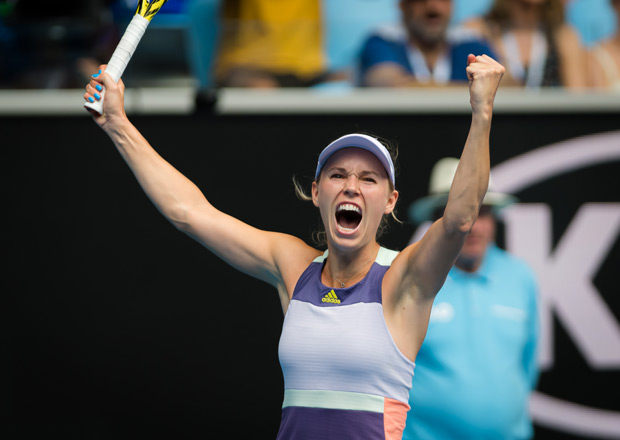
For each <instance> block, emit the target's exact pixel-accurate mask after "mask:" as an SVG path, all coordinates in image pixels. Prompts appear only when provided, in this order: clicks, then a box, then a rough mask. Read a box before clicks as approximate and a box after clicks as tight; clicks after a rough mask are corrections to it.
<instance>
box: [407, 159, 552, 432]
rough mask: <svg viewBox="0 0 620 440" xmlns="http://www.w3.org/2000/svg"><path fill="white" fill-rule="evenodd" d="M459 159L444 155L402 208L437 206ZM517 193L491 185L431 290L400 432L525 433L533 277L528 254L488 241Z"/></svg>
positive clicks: (427, 215)
mask: <svg viewBox="0 0 620 440" xmlns="http://www.w3.org/2000/svg"><path fill="white" fill-rule="evenodd" d="M458 162H459V160H458V159H456V158H450V157H448V158H443V159H441V160H439V161H438V162H437V163H436V165H435V166H434V167H433V170H432V172H431V178H430V184H429V194H428V195H427V196H426V197H423V198H420V199H418V200H416V201H415V202H414V203H413V204H412V205H411V206H410V208H409V215H410V218H411V220H413V221H414V222H416V223H423V222H429V221H434V220H436V219H437V218H439V217H441V216H442V215H443V212H444V209H445V205H446V202H447V200H448V191H449V190H450V186H451V185H452V180H453V178H454V174H455V172H456V167H457V164H458ZM514 202H516V198H514V197H512V196H511V195H509V194H503V193H498V192H495V191H493V189H492V180H491V181H489V190H488V191H487V193H486V195H485V197H484V200H483V202H482V208H481V209H480V214H479V215H478V218H477V220H476V221H475V222H474V225H473V226H472V228H471V231H470V232H469V234H468V236H467V237H466V239H465V243H464V244H463V248H462V250H461V253H460V254H459V256H458V257H457V259H456V261H455V264H454V266H453V267H452V269H451V270H450V273H449V274H448V278H447V279H446V282H445V284H444V285H443V287H442V288H441V290H440V291H439V293H438V294H437V296H436V297H435V301H434V302H433V308H432V310H431V315H430V322H429V325H428V330H427V332H426V337H425V338H424V342H423V344H422V347H421V348H420V351H419V352H418V355H417V357H416V359H415V363H416V366H415V375H414V376H413V383H412V388H411V392H410V397H409V405H410V406H411V410H410V411H409V413H408V414H407V423H406V426H405V431H404V432H403V440H430V439H432V440H436V439H437V440H443V439H459V440H460V439H501V440H517V439H528V438H531V437H532V434H533V429H532V421H531V418H530V414H529V411H528V401H529V397H530V393H531V391H532V390H534V388H535V386H536V383H537V381H538V375H539V370H538V365H537V362H536V361H537V347H538V337H539V336H538V335H539V331H540V329H539V319H538V315H539V312H538V291H539V289H538V283H537V280H536V277H535V275H534V272H533V270H532V269H531V268H530V267H529V266H528V265H527V264H526V263H525V261H523V260H521V259H520V258H517V257H515V256H513V255H511V254H509V253H508V252H506V251H504V250H502V249H500V248H499V247H498V246H497V245H496V244H495V238H496V231H497V221H498V214H499V213H500V212H501V211H502V210H503V209H505V208H506V207H508V206H510V205H511V204H513V203H514Z"/></svg>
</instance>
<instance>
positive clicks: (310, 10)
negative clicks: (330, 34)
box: [215, 0, 329, 88]
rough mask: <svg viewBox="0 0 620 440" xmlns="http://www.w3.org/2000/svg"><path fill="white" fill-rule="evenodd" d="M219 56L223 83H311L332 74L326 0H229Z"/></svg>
mask: <svg viewBox="0 0 620 440" xmlns="http://www.w3.org/2000/svg"><path fill="white" fill-rule="evenodd" d="M216 57H217V58H216V62H215V79H216V84H217V85H218V86H220V87H259V88H272V87H308V86H313V85H316V84H319V83H321V82H324V81H326V80H327V79H329V75H328V73H327V67H326V65H327V62H326V57H325V54H324V49H323V35H322V23H321V2H320V0H296V1H290V0H226V1H223V2H222V3H221V35H220V43H219V47H218V53H217V56H216Z"/></svg>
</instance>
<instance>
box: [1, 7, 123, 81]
mask: <svg viewBox="0 0 620 440" xmlns="http://www.w3.org/2000/svg"><path fill="white" fill-rule="evenodd" d="M8 3H9V4H10V7H6V8H3V10H2V13H3V16H2V19H3V25H4V26H3V27H2V29H1V30H0V32H1V33H2V41H3V45H2V52H3V53H2V57H1V58H0V60H2V61H1V64H0V69H1V71H0V78H1V79H2V86H3V87H15V88H35V89H38V88H42V89H43V88H81V87H82V86H83V85H84V82H85V81H88V78H90V75H91V74H92V73H93V72H96V71H97V69H98V68H99V67H98V66H99V64H101V63H102V62H107V61H108V59H109V57H110V56H111V55H112V52H113V50H114V48H115V47H116V44H117V43H118V32H117V30H116V26H115V24H114V20H113V18H112V14H111V13H110V6H111V4H112V3H114V1H113V0H74V1H71V0H65V1H56V2H38V3H37V4H36V5H34V4H32V2H26V1H25V0H13V1H11V2H8ZM28 3H29V4H28Z"/></svg>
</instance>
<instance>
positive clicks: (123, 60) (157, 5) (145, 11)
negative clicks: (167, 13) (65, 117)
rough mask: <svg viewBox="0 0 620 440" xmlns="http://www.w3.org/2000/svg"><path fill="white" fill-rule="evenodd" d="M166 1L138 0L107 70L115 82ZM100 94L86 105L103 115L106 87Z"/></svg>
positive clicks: (85, 105)
mask: <svg viewBox="0 0 620 440" xmlns="http://www.w3.org/2000/svg"><path fill="white" fill-rule="evenodd" d="M166 1H168V0H138V7H137V8H136V14H135V15H134V16H133V18H132V19H131V22H130V23H129V26H127V30H125V33H124V34H123V38H121V41H120V42H119V43H118V46H116V49H115V50H114V53H113V54H112V58H110V61H109V62H108V66H107V67H106V70H105V71H106V73H107V74H108V75H110V76H111V77H112V79H114V81H115V82H118V80H119V79H120V78H121V76H122V75H123V72H124V71H125V67H127V63H129V60H130V59H131V57H132V55H133V53H134V52H135V50H136V47H138V43H139V42H140V40H141V39H142V36H143V35H144V31H145V30H146V28H147V26H148V25H149V23H150V22H151V19H152V18H153V16H154V15H155V14H157V12H159V10H160V9H161V7H162V6H163V4H164V3H166ZM99 95H100V96H101V99H99V100H97V101H95V102H85V103H84V107H86V108H88V109H91V110H94V111H96V112H97V113H98V114H100V115H101V114H103V99H104V95H105V89H104V90H102V91H101V92H99Z"/></svg>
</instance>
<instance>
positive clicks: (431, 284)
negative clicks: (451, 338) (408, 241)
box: [384, 55, 504, 352]
mask: <svg viewBox="0 0 620 440" xmlns="http://www.w3.org/2000/svg"><path fill="white" fill-rule="evenodd" d="M467 61H468V67H467V75H468V78H469V91H470V103H471V107H472V120H471V126H470V130H469V135H468V136H467V140H466V142H465V147H464V148H463V152H462V154H461V159H460V161H459V166H458V169H457V171H456V175H455V177H454V180H453V182H452V186H451V189H450V192H449V195H448V202H447V205H446V209H445V211H444V215H443V217H442V218H440V219H439V220H437V221H436V222H435V223H434V224H433V225H432V226H431V227H430V229H429V230H428V232H427V233H426V234H425V235H424V237H423V238H422V239H421V240H420V241H419V242H418V243H414V244H412V245H410V246H408V247H407V248H405V249H404V250H403V251H402V252H401V253H400V255H399V256H398V257H397V259H396V260H395V261H394V263H393V264H392V267H391V269H390V271H391V273H389V276H388V275H386V280H385V282H384V292H388V293H389V294H388V295H387V298H386V305H387V309H388V312H387V313H393V314H395V316H397V317H398V321H399V322H401V323H403V324H402V325H399V328H401V330H403V333H404V335H403V337H404V338H405V339H408V338H410V337H411V336H410V335H412V334H413V335H414V339H416V338H417V339H416V344H417V343H419V344H421V343H422V340H423V338H424V334H425V332H426V324H427V322H428V316H429V314H430V308H431V305H432V302H433V299H434V297H435V295H436V294H437V292H438V291H439V289H440V288H441V286H442V285H443V283H444V282H445V279H446V276H447V275H448V272H449V271H450V268H451V267H452V265H453V264H454V262H455V260H456V257H457V256H458V254H459V252H460V250H461V248H462V246H463V243H464V240H465V237H466V235H467V234H468V233H469V231H470V230H471V228H472V226H473V224H474V222H475V221H476V219H477V216H478V212H479V210H480V206H481V203H482V200H483V198H484V195H485V193H486V190H487V186H488V182H489V135H490V131H491V117H492V114H493V102H494V99H495V94H496V92H497V88H498V85H499V82H500V80H501V77H502V75H503V74H504V67H503V66H501V65H500V64H499V63H497V62H496V61H495V60H493V59H492V58H490V57H488V56H486V55H482V56H478V57H474V56H473V55H469V57H468V60H467ZM396 337H397V338H398V336H396ZM404 345H407V344H404ZM414 345H415V344H414ZM414 351H415V352H417V348H416V349H415V350H414Z"/></svg>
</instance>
